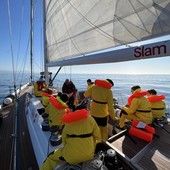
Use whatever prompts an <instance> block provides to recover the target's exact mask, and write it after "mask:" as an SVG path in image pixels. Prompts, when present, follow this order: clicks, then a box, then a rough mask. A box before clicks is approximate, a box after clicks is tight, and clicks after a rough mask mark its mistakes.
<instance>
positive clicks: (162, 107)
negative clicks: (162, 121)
mask: <svg viewBox="0 0 170 170" xmlns="http://www.w3.org/2000/svg"><path fill="white" fill-rule="evenodd" d="M162 99H165V96H163V95H160V96H158V95H151V96H148V101H149V102H150V105H151V110H152V115H153V118H161V117H162V116H163V115H164V114H165V112H166V104H165V101H164V100H162Z"/></svg>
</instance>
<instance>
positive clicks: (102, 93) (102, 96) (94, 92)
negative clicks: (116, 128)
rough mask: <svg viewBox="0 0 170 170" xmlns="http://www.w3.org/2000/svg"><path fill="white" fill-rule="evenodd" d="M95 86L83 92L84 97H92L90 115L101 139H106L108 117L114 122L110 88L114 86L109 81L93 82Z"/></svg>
mask: <svg viewBox="0 0 170 170" xmlns="http://www.w3.org/2000/svg"><path fill="white" fill-rule="evenodd" d="M94 84H95V86H93V87H91V88H89V89H88V90H87V91H85V93H84V96H85V97H92V103H91V106H90V114H91V115H92V116H93V118H94V119H95V120H96V122H97V124H98V126H99V128H100V132H101V136H102V139H103V140H104V141H105V140H107V139H108V116H109V115H110V117H111V118H112V119H113V120H114V119H115V113H114V107H113V94H112V91H111V87H112V86H113V85H114V83H113V81H112V80H110V79H106V80H95V82H94Z"/></svg>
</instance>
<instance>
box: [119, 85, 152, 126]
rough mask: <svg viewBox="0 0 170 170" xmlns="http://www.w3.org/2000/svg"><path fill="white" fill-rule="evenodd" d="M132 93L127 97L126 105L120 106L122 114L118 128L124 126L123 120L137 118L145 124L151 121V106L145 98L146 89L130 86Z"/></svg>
mask: <svg viewBox="0 0 170 170" xmlns="http://www.w3.org/2000/svg"><path fill="white" fill-rule="evenodd" d="M131 93H132V95H131V96H130V97H129V98H128V105H126V106H123V107H122V115H121V117H120V120H119V126H118V127H120V128H124V125H125V120H126V119H127V120H134V119H136V120H138V121H142V122H144V123H146V124H151V123H152V118H153V117H152V112H151V106H150V103H149V102H148V100H147V98H146V97H144V96H145V95H147V91H144V90H141V88H140V86H138V85H137V86H133V87H132V88H131Z"/></svg>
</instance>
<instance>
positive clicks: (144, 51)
mask: <svg viewBox="0 0 170 170" xmlns="http://www.w3.org/2000/svg"><path fill="white" fill-rule="evenodd" d="M166 53H167V46H166V45H159V46H158V45H157V46H153V47H145V46H141V47H137V48H135V49H134V57H136V58H139V57H149V56H153V57H154V56H155V57H156V56H160V55H165V54H166Z"/></svg>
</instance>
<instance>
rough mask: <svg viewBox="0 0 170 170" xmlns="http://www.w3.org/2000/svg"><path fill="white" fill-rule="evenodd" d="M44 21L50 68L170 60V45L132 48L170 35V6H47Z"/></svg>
mask: <svg viewBox="0 0 170 170" xmlns="http://www.w3.org/2000/svg"><path fill="white" fill-rule="evenodd" d="M45 18H46V22H45V27H46V29H45V30H46V49H47V59H46V60H47V66H63V65H78V64H95V63H109V62H118V61H126V60H135V59H142V58H145V57H146V58H147V57H148V56H149V57H150V56H152V57H160V56H168V55H170V49H169V48H170V42H169V39H168V40H166V41H165V40H164V41H163V40H159V41H160V43H157V42H156V43H155V42H154V43H151V42H150V43H147V44H148V45H146V46H142V47H138V45H137V44H133V43H134V42H140V41H143V40H150V39H152V38H157V37H161V36H165V35H169V34H170V22H169V21H170V0H57V1H54V0H46V1H45ZM145 43H146V42H145ZM114 48H115V49H114ZM149 57H148V58H149Z"/></svg>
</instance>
